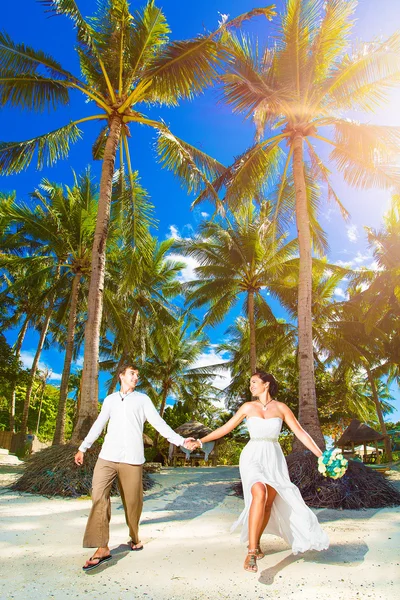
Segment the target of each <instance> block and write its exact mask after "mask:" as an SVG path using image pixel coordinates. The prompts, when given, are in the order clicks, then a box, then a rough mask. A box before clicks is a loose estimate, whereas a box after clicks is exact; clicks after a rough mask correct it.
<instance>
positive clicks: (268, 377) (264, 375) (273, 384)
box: [252, 371, 278, 397]
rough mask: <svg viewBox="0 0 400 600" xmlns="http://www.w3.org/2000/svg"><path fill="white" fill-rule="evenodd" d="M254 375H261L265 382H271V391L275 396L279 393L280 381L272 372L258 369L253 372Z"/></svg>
mask: <svg viewBox="0 0 400 600" xmlns="http://www.w3.org/2000/svg"><path fill="white" fill-rule="evenodd" d="M254 376H256V377H259V378H260V379H261V381H263V382H264V383H269V390H268V391H269V393H270V394H271V396H273V397H274V396H276V394H277V393H278V382H277V381H276V379H275V377H274V376H273V375H272V374H271V373H265V371H256V372H255V373H253V375H252V377H254Z"/></svg>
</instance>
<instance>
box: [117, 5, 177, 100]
mask: <svg viewBox="0 0 400 600" xmlns="http://www.w3.org/2000/svg"><path fill="white" fill-rule="evenodd" d="M169 33H170V28H169V26H168V23H167V21H166V19H165V16H164V14H163V12H162V11H161V10H160V9H159V8H157V7H156V6H155V4H154V0H149V1H148V2H147V4H146V6H145V8H144V9H143V10H141V11H136V12H135V13H134V14H133V18H132V22H131V28H130V33H129V37H128V39H127V40H126V45H127V54H128V56H129V62H128V64H127V65H126V66H125V70H126V76H125V78H124V81H126V84H127V85H128V86H129V87H130V86H131V84H132V81H133V79H134V78H135V77H137V76H138V75H139V74H140V73H142V71H143V70H145V69H146V68H149V66H150V65H152V63H153V61H154V59H155V58H156V57H157V54H158V52H159V51H160V50H161V48H162V47H163V46H164V45H165V44H166V43H167V42H168V34H169ZM129 87H128V88H126V89H125V90H124V91H126V92H130V91H131V90H130V89H129Z"/></svg>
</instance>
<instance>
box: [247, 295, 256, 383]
mask: <svg viewBox="0 0 400 600" xmlns="http://www.w3.org/2000/svg"><path fill="white" fill-rule="evenodd" d="M247 314H248V317H249V328H250V374H251V375H252V374H253V373H255V371H256V368H257V348H256V324H255V319H254V291H253V290H250V291H249V292H248V293H247Z"/></svg>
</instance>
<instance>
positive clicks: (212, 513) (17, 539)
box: [0, 467, 400, 600]
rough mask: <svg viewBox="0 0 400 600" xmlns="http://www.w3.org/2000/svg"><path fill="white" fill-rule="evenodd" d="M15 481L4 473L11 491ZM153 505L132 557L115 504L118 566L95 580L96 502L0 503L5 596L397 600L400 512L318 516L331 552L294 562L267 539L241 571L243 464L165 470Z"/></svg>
mask: <svg viewBox="0 0 400 600" xmlns="http://www.w3.org/2000/svg"><path fill="white" fill-rule="evenodd" d="M13 477H14V476H13V475H11V474H6V475H5V476H3V478H2V479H3V485H4V484H7V483H8V484H9V483H10V481H11V479H12V478H13ZM152 477H153V478H154V480H155V481H156V483H157V485H156V486H155V487H154V488H153V489H152V490H150V491H149V492H148V493H147V494H146V497H145V504H144V510H143V516H142V525H141V537H142V541H143V542H144V543H145V549H144V550H143V551H142V552H130V551H129V549H128V546H127V545H126V542H127V540H128V535H127V527H126V525H125V521H124V512H123V509H122V506H121V502H120V499H119V498H114V499H113V501H112V513H113V515H112V521H111V540H110V547H111V549H112V554H113V559H112V560H111V561H109V562H108V563H105V564H104V565H102V566H100V567H99V568H98V569H95V570H94V571H91V572H90V573H84V572H83V571H82V569H81V566H82V565H83V564H84V562H85V559H86V558H88V557H89V555H90V550H87V549H84V548H82V546H81V540H82V535H83V531H84V527H85V524H86V518H87V516H88V513H89V509H90V500H88V499H82V500H80V499H77V500H63V499H46V498H43V497H40V496H31V495H29V494H22V495H19V494H15V493H13V492H11V491H10V490H7V489H5V488H3V489H2V490H1V495H0V510H1V513H0V520H1V523H0V526H1V530H2V536H1V544H0V570H1V579H0V598H1V599H2V600H10V599H11V598H16V599H18V600H19V599H21V600H22V599H24V600H25V599H26V600H44V599H47V598H56V599H59V600H61V599H62V600H64V599H69V598H87V599H89V598H90V599H98V598H99V599H101V598H108V599H110V600H119V599H121V600H128V599H129V600H132V599H146V600H204V599H210V600H211V599H212V600H218V599H229V600H253V599H254V600H261V599H262V600H264V599H267V598H268V599H282V600H283V599H285V600H290V599H294V600H297V599H300V598H303V599H307V600H331V599H332V600H333V599H334V600H356V599H357V600H361V599H362V600H364V599H367V598H370V599H372V600H397V599H398V598H400V585H399V574H400V567H399V564H400V550H399V548H400V527H399V525H400V508H389V509H380V510H373V509H370V510H366V511H334V510H319V511H317V513H318V518H319V519H320V521H321V522H322V523H323V526H324V527H325V529H326V530H327V532H328V535H329V537H330V541H331V546H330V548H329V550H327V551H325V552H321V553H318V552H309V553H306V554H305V555H298V556H293V555H292V554H291V552H290V550H289V549H288V547H287V546H286V544H285V543H284V542H283V541H282V540H280V539H279V538H276V537H273V536H264V538H263V543H262V546H263V548H264V550H266V552H267V556H266V557H265V558H264V559H263V560H262V561H259V563H258V565H259V572H258V573H257V574H251V573H247V572H245V571H244V570H243V568H242V563H243V559H244V554H245V548H244V547H243V546H242V545H240V544H239V532H235V533H234V534H230V533H229V528H230V526H231V524H232V522H233V521H234V520H235V518H236V517H237V515H238V514H239V513H240V511H241V509H242V500H241V499H240V498H237V497H235V496H232V495H227V494H230V493H231V492H230V491H229V485H230V483H231V482H232V481H233V480H236V479H237V478H238V469H237V468H235V467H217V468H192V469H190V468H185V469H166V470H163V471H162V472H161V473H160V474H157V475H153V476H152Z"/></svg>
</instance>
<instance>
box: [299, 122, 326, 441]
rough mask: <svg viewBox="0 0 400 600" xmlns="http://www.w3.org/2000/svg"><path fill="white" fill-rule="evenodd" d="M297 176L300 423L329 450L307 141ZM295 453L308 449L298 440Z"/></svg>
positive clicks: (301, 140) (301, 144)
mask: <svg viewBox="0 0 400 600" xmlns="http://www.w3.org/2000/svg"><path fill="white" fill-rule="evenodd" d="M293 177H294V187H295V194H296V225H297V235H298V240H299V251H300V261H299V262H300V266H299V289H298V301H297V315H298V343H299V352H298V361H299V422H300V424H301V425H302V426H303V427H304V429H305V430H306V431H307V432H308V433H309V434H310V435H311V437H312V438H313V439H314V441H315V442H316V444H318V446H319V447H320V448H321V449H322V450H323V449H324V448H325V441H324V436H323V435H322V431H321V426H320V423H319V418H318V409H317V396H316V392H315V380H314V352H313V338H312V304H311V303H312V257H311V234H310V221H309V215H308V206H307V190H306V182H305V178H304V157H303V138H302V136H301V135H300V134H298V135H295V137H294V140H293ZM293 450H295V451H298V450H304V447H303V445H302V444H301V442H299V441H298V440H297V438H296V439H295V442H294V444H293Z"/></svg>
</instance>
